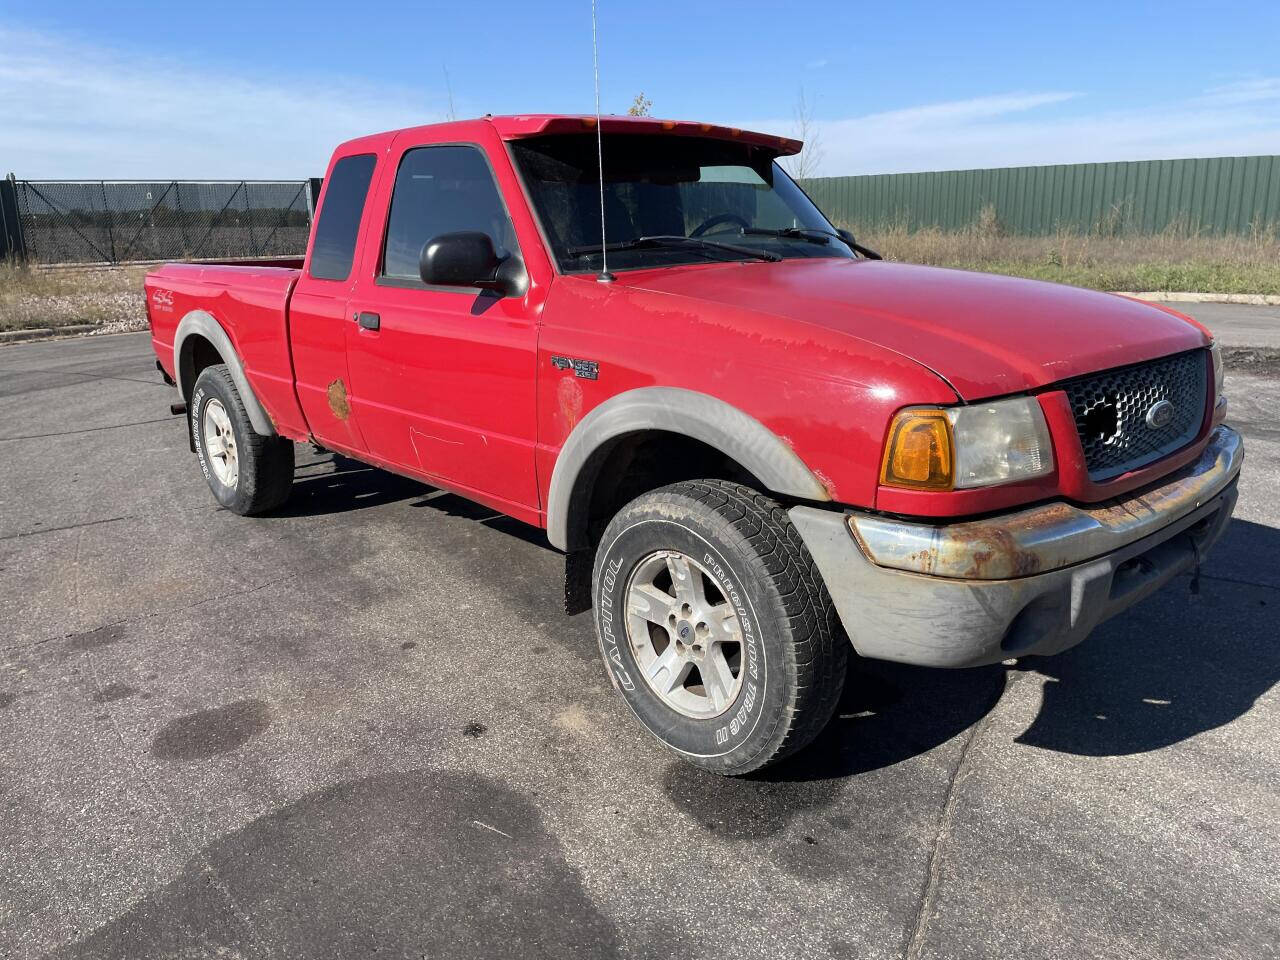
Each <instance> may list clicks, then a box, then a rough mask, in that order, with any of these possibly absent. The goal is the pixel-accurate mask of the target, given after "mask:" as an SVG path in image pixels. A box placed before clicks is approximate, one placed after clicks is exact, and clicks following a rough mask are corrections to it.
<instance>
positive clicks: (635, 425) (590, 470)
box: [547, 387, 831, 551]
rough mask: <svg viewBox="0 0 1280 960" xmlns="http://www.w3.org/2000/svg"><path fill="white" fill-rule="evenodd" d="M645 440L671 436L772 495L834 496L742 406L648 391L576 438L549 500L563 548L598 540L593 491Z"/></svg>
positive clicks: (634, 393)
mask: <svg viewBox="0 0 1280 960" xmlns="http://www.w3.org/2000/svg"><path fill="white" fill-rule="evenodd" d="M640 434H669V435H672V436H673V437H677V438H682V439H685V440H691V441H696V442H697V443H698V444H701V445H703V446H705V447H708V448H710V449H712V450H714V451H716V452H717V453H719V454H720V455H721V456H722V457H724V458H725V459H726V460H727V461H728V462H729V463H731V464H733V465H736V466H737V467H738V468H739V469H740V470H741V471H742V472H743V473H744V474H746V475H747V476H749V477H750V478H751V479H752V480H754V481H755V482H756V483H758V484H759V486H760V487H761V488H762V489H763V490H764V491H767V492H770V493H774V494H778V495H782V496H787V497H794V498H796V499H800V500H808V501H819V502H821V501H829V500H830V499H831V494H830V492H829V491H828V490H827V488H826V487H825V486H824V485H823V484H822V482H821V481H820V480H819V479H818V478H817V477H816V476H815V475H814V473H813V472H812V471H811V470H810V469H809V468H808V467H807V466H806V465H805V463H804V461H802V460H801V459H800V457H799V456H797V455H796V452H795V451H794V450H792V449H791V447H790V445H789V444H788V443H787V442H786V441H785V440H783V439H782V438H781V437H779V436H778V435H777V434H775V433H774V432H773V431H772V430H770V429H769V428H768V427H766V426H765V425H764V424H762V423H761V422H760V421H759V420H756V419H755V418H754V417H752V416H750V415H749V414H747V413H744V412H743V411H742V410H739V409H738V408H737V407H734V406H732V405H731V404H728V403H726V402H725V401H723V400H720V399H718V398H716V397H713V396H710V395H709V394H705V393H699V392H697V391H694V390H685V389H681V388H677V387H641V388H638V389H635V390H629V391H627V392H626V393H621V394H618V395H617V396H615V397H611V398H610V399H608V400H606V401H605V402H604V403H602V404H600V405H599V406H598V407H596V408H595V409H593V410H592V411H591V412H590V413H589V414H587V416H585V417H584V418H583V419H582V422H580V423H579V424H578V425H577V426H576V427H575V428H574V430H573V431H572V432H571V433H570V434H569V437H568V439H567V440H566V441H565V443H564V446H563V447H561V449H560V454H559V456H558V457H557V458H556V465H555V469H554V470H553V472H552V475H551V485H550V490H549V492H548V495H547V538H548V539H549V540H550V541H551V543H552V544H553V545H554V546H556V547H558V548H559V549H561V550H565V551H574V550H581V549H584V548H586V547H587V546H589V545H590V544H589V541H590V505H591V501H592V491H593V489H594V487H595V484H596V481H597V479H598V478H599V476H600V472H601V470H602V469H603V467H604V466H605V464H606V463H607V462H608V460H609V456H610V454H611V452H612V451H613V450H614V449H615V447H616V446H617V445H618V444H619V443H621V442H622V441H624V440H625V439H626V438H628V437H632V436H635V435H640Z"/></svg>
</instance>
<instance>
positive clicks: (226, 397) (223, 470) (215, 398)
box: [188, 363, 293, 516]
mask: <svg viewBox="0 0 1280 960" xmlns="http://www.w3.org/2000/svg"><path fill="white" fill-rule="evenodd" d="M188 409H189V410H190V411H191V439H192V440H193V441H194V443H195V448H196V456H197V457H199V459H200V470H201V471H202V472H203V473H204V478H205V480H206V481H207V482H208V484H209V489H210V490H212V491H213V495H214V497H215V498H216V499H217V501H218V502H219V503H220V504H222V505H223V506H224V507H226V508H227V509H228V510H230V511H231V512H232V513H238V514H240V515H241V516H250V515H252V514H258V513H266V512H267V511H268V510H272V509H274V508H276V507H278V506H280V504H282V503H284V502H285V501H286V500H287V499H289V491H290V488H291V487H292V486H293V443H292V442H291V441H289V440H286V439H285V438H284V437H264V436H261V435H260V434H258V433H256V432H255V431H254V429H253V424H252V423H250V422H249V414H248V413H247V412H246V411H245V408H244V401H242V400H241V399H240V391H239V390H237V389H236V382H235V380H233V379H232V378H231V373H230V371H228V370H227V367H226V365H225V364H221V363H219V364H215V365H213V366H208V367H205V368H204V369H203V370H201V371H200V376H198V377H197V378H196V383H195V387H194V389H193V390H192V391H191V402H190V403H189V404H188Z"/></svg>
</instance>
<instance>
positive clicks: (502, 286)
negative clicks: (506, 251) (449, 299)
mask: <svg viewBox="0 0 1280 960" xmlns="http://www.w3.org/2000/svg"><path fill="white" fill-rule="evenodd" d="M511 259H512V258H511V257H510V256H509V255H508V256H505V257H500V256H499V255H498V251H497V250H495V249H494V246H493V240H491V239H490V238H489V235H488V234H486V233H480V232H479V231H474V230H465V231H461V232H459V233H442V234H440V235H439V236H438V237H432V238H431V239H430V240H428V241H427V243H426V244H425V245H424V246H423V248H422V255H421V256H420V257H419V258H418V272H419V274H421V276H422V282H423V283H426V284H429V285H431V286H433V287H478V288H479V289H481V290H496V291H498V292H499V293H505V292H506V291H507V288H508V286H509V284H510V280H509V278H508V277H506V276H503V274H505V273H507V271H504V270H503V269H502V267H503V265H504V264H505V263H507V262H508V261H510V260H511Z"/></svg>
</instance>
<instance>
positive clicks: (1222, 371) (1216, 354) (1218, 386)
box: [1209, 340, 1227, 403]
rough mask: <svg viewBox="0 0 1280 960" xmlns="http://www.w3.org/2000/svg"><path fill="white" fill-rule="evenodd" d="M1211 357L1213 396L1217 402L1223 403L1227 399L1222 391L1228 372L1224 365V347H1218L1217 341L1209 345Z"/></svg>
mask: <svg viewBox="0 0 1280 960" xmlns="http://www.w3.org/2000/svg"><path fill="white" fill-rule="evenodd" d="M1209 356H1211V357H1213V395H1214V396H1215V397H1217V400H1216V401H1215V402H1217V403H1221V402H1222V401H1223V400H1225V399H1226V398H1227V395H1226V394H1225V393H1224V392H1223V390H1222V383H1223V381H1224V380H1225V379H1226V376H1227V371H1226V368H1225V367H1224V366H1223V363H1222V347H1220V346H1218V342H1217V341H1216V340H1215V341H1214V342H1213V343H1211V344H1209Z"/></svg>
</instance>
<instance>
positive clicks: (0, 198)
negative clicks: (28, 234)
mask: <svg viewBox="0 0 1280 960" xmlns="http://www.w3.org/2000/svg"><path fill="white" fill-rule="evenodd" d="M26 259H27V248H26V244H25V243H23V239H22V218H21V217H20V216H19V215H18V181H17V178H15V177H14V175H13V174H12V173H11V174H9V176H7V177H5V178H4V179H3V180H0V260H17V261H22V262H25V261H26Z"/></svg>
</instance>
